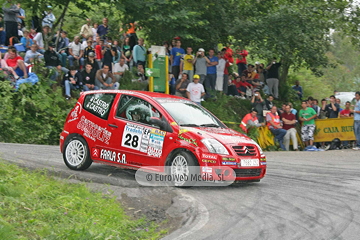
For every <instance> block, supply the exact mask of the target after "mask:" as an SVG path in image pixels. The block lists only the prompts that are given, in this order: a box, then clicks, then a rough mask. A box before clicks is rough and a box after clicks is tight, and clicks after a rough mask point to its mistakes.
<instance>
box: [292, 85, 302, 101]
mask: <svg viewBox="0 0 360 240" xmlns="http://www.w3.org/2000/svg"><path fill="white" fill-rule="evenodd" d="M292 89H294V90H295V92H296V94H297V95H298V97H299V99H300V100H301V99H302V97H303V89H302V87H301V86H300V82H299V81H295V85H294V86H292Z"/></svg>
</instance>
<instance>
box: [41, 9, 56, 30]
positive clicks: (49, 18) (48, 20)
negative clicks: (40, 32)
mask: <svg viewBox="0 0 360 240" xmlns="http://www.w3.org/2000/svg"><path fill="white" fill-rule="evenodd" d="M47 9H48V10H47V11H44V15H45V17H44V18H43V20H42V26H43V27H45V26H49V28H50V29H51V28H52V26H53V24H54V22H55V20H56V18H55V15H54V14H53V13H52V7H51V6H50V5H49V6H47Z"/></svg>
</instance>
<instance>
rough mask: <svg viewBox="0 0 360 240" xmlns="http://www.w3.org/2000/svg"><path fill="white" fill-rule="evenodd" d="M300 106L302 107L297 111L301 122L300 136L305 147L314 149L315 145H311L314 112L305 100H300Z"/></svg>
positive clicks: (312, 141)
mask: <svg viewBox="0 0 360 240" xmlns="http://www.w3.org/2000/svg"><path fill="white" fill-rule="evenodd" d="M301 107H302V109H301V110H300V111H299V120H300V121H301V122H302V127H301V138H302V140H303V142H304V143H305V146H306V147H305V149H307V150H312V149H314V148H315V149H316V147H315V146H313V144H314V132H315V120H314V119H315V118H316V116H317V115H316V112H315V110H314V109H313V108H311V107H308V102H307V101H302V102H301Z"/></svg>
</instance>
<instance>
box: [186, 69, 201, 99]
mask: <svg viewBox="0 0 360 240" xmlns="http://www.w3.org/2000/svg"><path fill="white" fill-rule="evenodd" d="M186 94H187V97H188V98H189V99H190V100H191V101H193V102H195V103H196V104H198V105H201V98H202V97H203V96H204V95H205V89H204V86H203V85H202V84H201V83H200V76H199V75H197V74H195V75H194V76H193V82H191V83H189V85H188V86H187V88H186Z"/></svg>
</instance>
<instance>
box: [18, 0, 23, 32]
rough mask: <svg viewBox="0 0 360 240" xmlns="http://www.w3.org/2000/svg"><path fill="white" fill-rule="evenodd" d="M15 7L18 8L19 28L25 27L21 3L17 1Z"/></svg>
mask: <svg viewBox="0 0 360 240" xmlns="http://www.w3.org/2000/svg"><path fill="white" fill-rule="evenodd" d="M17 7H18V8H19V14H18V16H17V17H18V19H17V21H18V24H20V26H21V28H24V27H25V20H24V19H25V10H24V9H22V8H21V3H19V2H18V3H17Z"/></svg>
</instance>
